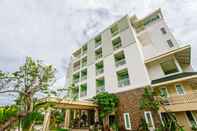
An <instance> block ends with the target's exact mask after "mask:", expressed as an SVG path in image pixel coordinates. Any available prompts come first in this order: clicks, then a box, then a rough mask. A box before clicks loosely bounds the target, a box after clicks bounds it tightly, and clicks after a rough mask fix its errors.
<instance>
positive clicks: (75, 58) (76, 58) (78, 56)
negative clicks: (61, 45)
mask: <svg viewBox="0 0 197 131" xmlns="http://www.w3.org/2000/svg"><path fill="white" fill-rule="evenodd" d="M80 58H81V54H80V55H77V56H74V57H73V60H74V61H76V60H78V59H80Z"/></svg>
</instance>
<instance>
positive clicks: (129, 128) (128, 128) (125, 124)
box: [123, 113, 131, 130]
mask: <svg viewBox="0 0 197 131" xmlns="http://www.w3.org/2000/svg"><path fill="white" fill-rule="evenodd" d="M123 116H124V126H125V129H126V130H131V120H130V116H129V113H124V114H123ZM126 116H128V118H129V119H128V120H129V121H128V122H129V127H127V121H126Z"/></svg>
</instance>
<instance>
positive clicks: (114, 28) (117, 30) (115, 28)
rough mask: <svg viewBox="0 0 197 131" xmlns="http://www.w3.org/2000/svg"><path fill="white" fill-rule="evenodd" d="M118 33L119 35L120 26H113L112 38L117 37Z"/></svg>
mask: <svg viewBox="0 0 197 131" xmlns="http://www.w3.org/2000/svg"><path fill="white" fill-rule="evenodd" d="M118 33H119V28H118V25H117V24H115V25H113V26H112V28H111V34H112V36H115V35H117V34H118Z"/></svg>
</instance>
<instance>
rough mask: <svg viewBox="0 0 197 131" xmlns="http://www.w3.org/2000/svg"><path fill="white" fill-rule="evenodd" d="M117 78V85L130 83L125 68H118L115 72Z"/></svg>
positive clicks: (121, 85) (123, 85)
mask: <svg viewBox="0 0 197 131" xmlns="http://www.w3.org/2000/svg"><path fill="white" fill-rule="evenodd" d="M116 75H117V79H118V87H125V86H128V85H130V80H129V73H128V70H127V69H123V70H120V71H118V72H117V73H116Z"/></svg>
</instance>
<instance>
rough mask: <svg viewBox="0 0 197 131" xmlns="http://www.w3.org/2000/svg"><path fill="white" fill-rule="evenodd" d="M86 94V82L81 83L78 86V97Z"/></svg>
mask: <svg viewBox="0 0 197 131" xmlns="http://www.w3.org/2000/svg"><path fill="white" fill-rule="evenodd" d="M86 95H87V84H83V85H81V86H80V97H84V96H86Z"/></svg>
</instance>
